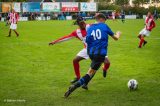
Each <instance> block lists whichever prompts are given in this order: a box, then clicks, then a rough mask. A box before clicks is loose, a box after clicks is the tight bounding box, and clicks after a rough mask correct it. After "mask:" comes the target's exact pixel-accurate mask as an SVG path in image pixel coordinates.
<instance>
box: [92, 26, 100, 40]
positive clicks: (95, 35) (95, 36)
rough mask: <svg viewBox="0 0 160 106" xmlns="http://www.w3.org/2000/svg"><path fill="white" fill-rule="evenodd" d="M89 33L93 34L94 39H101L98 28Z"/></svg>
mask: <svg viewBox="0 0 160 106" xmlns="http://www.w3.org/2000/svg"><path fill="white" fill-rule="evenodd" d="M91 35H92V36H93V38H94V40H97V39H101V30H100V29H96V30H93V31H92V33H91Z"/></svg>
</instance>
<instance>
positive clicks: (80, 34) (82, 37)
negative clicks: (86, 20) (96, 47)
mask: <svg viewBox="0 0 160 106" xmlns="http://www.w3.org/2000/svg"><path fill="white" fill-rule="evenodd" d="M89 26H90V25H89V24H87V25H86V29H84V30H82V29H76V30H75V31H73V32H72V33H71V34H69V35H67V36H63V37H61V38H59V39H57V40H55V41H53V43H59V42H63V41H66V40H69V39H71V38H74V37H76V38H78V39H79V40H81V41H82V42H83V44H84V47H85V48H86V46H87V43H86V36H87V29H88V28H89Z"/></svg>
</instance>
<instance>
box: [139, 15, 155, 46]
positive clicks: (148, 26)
mask: <svg viewBox="0 0 160 106" xmlns="http://www.w3.org/2000/svg"><path fill="white" fill-rule="evenodd" d="M155 26H156V25H155V22H154V19H153V16H152V14H151V12H148V14H147V17H146V19H145V28H143V29H142V30H141V31H140V33H139V35H138V38H139V39H140V42H139V48H142V44H143V46H144V45H145V44H147V41H146V40H144V37H146V36H149V35H150V32H151V31H152V29H153V28H154V27H155Z"/></svg>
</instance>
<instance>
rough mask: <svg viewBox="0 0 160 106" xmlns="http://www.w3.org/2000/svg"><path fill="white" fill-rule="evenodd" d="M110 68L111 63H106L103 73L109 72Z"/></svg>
mask: <svg viewBox="0 0 160 106" xmlns="http://www.w3.org/2000/svg"><path fill="white" fill-rule="evenodd" d="M109 66H110V63H105V64H104V67H103V71H107V70H108V68H109Z"/></svg>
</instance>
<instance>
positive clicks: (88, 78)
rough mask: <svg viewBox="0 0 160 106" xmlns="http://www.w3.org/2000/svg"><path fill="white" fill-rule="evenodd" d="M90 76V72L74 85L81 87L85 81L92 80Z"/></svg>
mask: <svg viewBox="0 0 160 106" xmlns="http://www.w3.org/2000/svg"><path fill="white" fill-rule="evenodd" d="M90 79H91V78H90V76H89V75H88V74H86V75H85V76H83V77H82V78H81V79H80V80H79V81H77V82H76V83H75V84H74V85H75V86H76V87H80V86H81V85H83V84H84V83H85V84H86V83H88V82H89V81H90Z"/></svg>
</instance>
